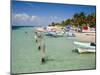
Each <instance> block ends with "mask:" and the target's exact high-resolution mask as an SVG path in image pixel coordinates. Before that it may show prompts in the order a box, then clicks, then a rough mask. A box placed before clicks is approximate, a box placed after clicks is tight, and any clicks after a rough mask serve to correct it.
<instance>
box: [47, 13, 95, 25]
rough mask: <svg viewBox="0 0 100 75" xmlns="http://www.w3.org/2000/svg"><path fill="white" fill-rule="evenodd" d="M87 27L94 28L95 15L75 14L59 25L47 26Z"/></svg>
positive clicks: (53, 23)
mask: <svg viewBox="0 0 100 75" xmlns="http://www.w3.org/2000/svg"><path fill="white" fill-rule="evenodd" d="M67 25H72V26H75V27H77V26H80V27H82V26H89V27H95V26H96V13H91V14H88V15H87V14H85V13H84V12H80V13H75V14H74V15H73V16H72V18H68V19H66V20H64V21H62V22H61V23H55V22H52V23H51V24H49V26H67Z"/></svg>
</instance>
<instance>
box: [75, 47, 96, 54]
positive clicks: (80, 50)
mask: <svg viewBox="0 0 100 75" xmlns="http://www.w3.org/2000/svg"><path fill="white" fill-rule="evenodd" d="M77 50H78V53H95V52H96V50H95V49H89V48H88V49H87V48H78V49H77Z"/></svg>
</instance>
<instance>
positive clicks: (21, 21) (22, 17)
mask: <svg viewBox="0 0 100 75" xmlns="http://www.w3.org/2000/svg"><path fill="white" fill-rule="evenodd" d="M36 18H37V16H35V15H28V14H25V13H23V14H12V24H13V25H32V24H33V23H35V19H36Z"/></svg>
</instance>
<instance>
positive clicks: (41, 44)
mask: <svg viewBox="0 0 100 75" xmlns="http://www.w3.org/2000/svg"><path fill="white" fill-rule="evenodd" d="M43 32H44V30H42V29H37V31H36V32H35V40H36V43H37V44H38V50H40V55H41V56H40V57H41V63H42V64H43V63H45V62H46V60H45V53H46V51H45V49H46V47H45V40H44V33H43Z"/></svg>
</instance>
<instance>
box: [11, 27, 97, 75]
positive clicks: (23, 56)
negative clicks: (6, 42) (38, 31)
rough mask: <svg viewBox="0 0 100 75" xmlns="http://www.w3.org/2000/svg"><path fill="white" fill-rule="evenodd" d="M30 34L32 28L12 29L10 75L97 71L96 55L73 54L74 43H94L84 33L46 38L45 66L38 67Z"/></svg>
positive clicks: (39, 65)
mask: <svg viewBox="0 0 100 75" xmlns="http://www.w3.org/2000/svg"><path fill="white" fill-rule="evenodd" d="M33 31H34V27H19V28H15V29H13V30H12V40H11V45H12V48H11V51H12V52H11V53H12V54H11V56H12V57H11V60H12V61H11V69H12V70H11V72H12V73H18V74H21V73H36V72H51V71H52V72H53V71H74V70H88V69H95V68H96V61H95V60H96V58H95V53H86V54H79V53H77V52H74V51H73V49H74V45H73V42H74V41H84V42H89V41H92V40H93V39H92V38H91V37H90V36H87V35H86V34H83V33H75V35H76V37H67V36H64V37H50V36H45V44H46V63H45V64H41V59H40V58H41V57H40V56H41V55H40V52H39V50H38V48H37V44H36V42H35V39H34V32H33ZM86 37H87V38H86ZM90 38H91V39H90ZM93 38H94V37H93ZM84 39H85V40H84ZM93 41H94V40H93Z"/></svg>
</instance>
